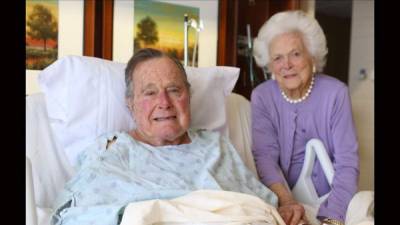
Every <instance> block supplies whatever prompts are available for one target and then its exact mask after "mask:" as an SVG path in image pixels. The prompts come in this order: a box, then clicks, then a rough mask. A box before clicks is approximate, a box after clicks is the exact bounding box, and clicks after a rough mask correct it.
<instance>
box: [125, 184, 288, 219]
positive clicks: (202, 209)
mask: <svg viewBox="0 0 400 225" xmlns="http://www.w3.org/2000/svg"><path fill="white" fill-rule="evenodd" d="M150 224H157V225H161V224H168V225H172V224H180V225H182V224H202V225H203V224H209V225H211V224H224V225H239V224H254V225H255V224H260V225H261V224H263V225H284V224H285V223H284V222H283V220H282V219H281V217H280V216H279V214H278V212H277V211H276V209H275V208H274V207H273V206H271V205H269V204H267V203H265V202H264V201H263V200H261V199H260V198H258V197H255V196H252V195H247V194H242V193H237V192H229V191H217V190H200V191H194V192H192V193H190V194H188V195H185V196H182V197H179V198H175V199H171V200H150V201H142V202H136V203H131V204H129V205H128V206H127V207H126V208H125V211H124V215H123V217H122V222H121V225H150Z"/></svg>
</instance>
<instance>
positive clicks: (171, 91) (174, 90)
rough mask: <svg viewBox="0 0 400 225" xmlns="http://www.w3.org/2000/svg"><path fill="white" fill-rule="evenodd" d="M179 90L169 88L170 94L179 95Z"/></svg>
mask: <svg viewBox="0 0 400 225" xmlns="http://www.w3.org/2000/svg"><path fill="white" fill-rule="evenodd" d="M179 91H180V90H179V88H168V92H170V93H179Z"/></svg>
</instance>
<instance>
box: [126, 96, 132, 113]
mask: <svg viewBox="0 0 400 225" xmlns="http://www.w3.org/2000/svg"><path fill="white" fill-rule="evenodd" d="M125 102H126V106H127V107H128V109H129V111H131V113H133V101H132V98H131V97H128V98H125Z"/></svg>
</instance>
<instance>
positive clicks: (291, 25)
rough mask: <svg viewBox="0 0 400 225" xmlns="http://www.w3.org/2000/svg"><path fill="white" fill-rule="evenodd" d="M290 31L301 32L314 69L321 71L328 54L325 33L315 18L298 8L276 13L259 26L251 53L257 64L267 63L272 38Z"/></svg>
mask: <svg viewBox="0 0 400 225" xmlns="http://www.w3.org/2000/svg"><path fill="white" fill-rule="evenodd" d="M291 32H298V33H300V34H301V36H302V37H303V42H304V44H305V46H306V48H307V50H308V52H309V53H310V54H311V57H312V58H313V59H314V63H315V67H316V70H317V71H318V72H322V70H323V68H324V66H325V63H326V55H327V54H328V48H327V46H326V38H325V34H324V32H323V31H322V28H321V26H320V25H319V23H318V21H317V20H316V19H314V18H312V17H309V16H307V15H306V14H305V13H304V12H303V11H300V10H295V11H285V12H279V13H276V14H274V15H273V16H272V17H271V18H270V19H269V20H267V22H265V23H264V25H263V26H262V27H261V28H260V30H259V31H258V35H257V37H256V38H255V39H254V43H253V46H254V49H253V55H254V58H255V60H256V63H257V65H258V66H259V67H265V66H267V65H268V64H269V62H270V56H269V47H270V44H271V41H272V39H274V38H275V37H276V36H278V35H280V34H284V33H291ZM268 70H269V69H268Z"/></svg>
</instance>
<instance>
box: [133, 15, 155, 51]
mask: <svg viewBox="0 0 400 225" xmlns="http://www.w3.org/2000/svg"><path fill="white" fill-rule="evenodd" d="M137 29H138V32H137V39H138V40H140V41H142V42H143V43H144V44H145V45H154V44H156V43H157V42H158V31H157V24H156V22H154V20H153V19H152V18H151V17H149V16H146V17H145V18H143V19H142V20H141V21H140V22H139V23H138V24H137Z"/></svg>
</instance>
